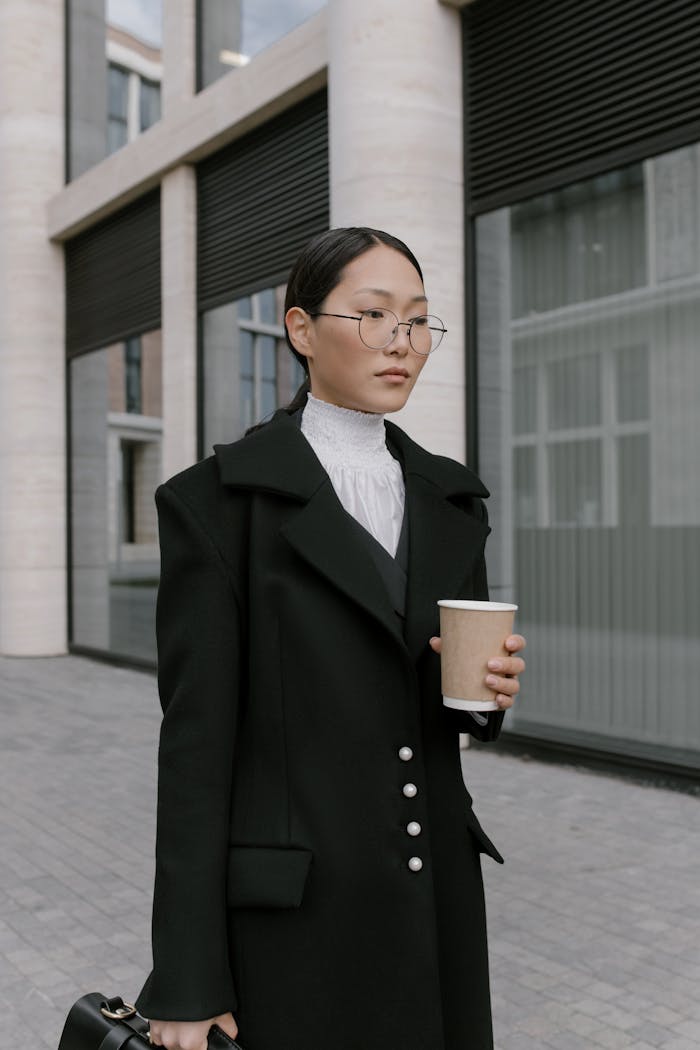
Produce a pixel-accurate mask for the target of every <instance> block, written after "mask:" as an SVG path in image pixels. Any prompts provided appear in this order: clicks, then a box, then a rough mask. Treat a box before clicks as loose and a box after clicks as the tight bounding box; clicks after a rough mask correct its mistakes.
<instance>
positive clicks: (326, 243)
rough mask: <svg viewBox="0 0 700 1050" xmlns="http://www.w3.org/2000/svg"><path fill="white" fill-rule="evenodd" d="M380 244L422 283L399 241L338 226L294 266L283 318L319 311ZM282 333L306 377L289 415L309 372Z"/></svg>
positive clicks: (302, 396)
mask: <svg viewBox="0 0 700 1050" xmlns="http://www.w3.org/2000/svg"><path fill="white" fill-rule="evenodd" d="M380 244H384V245H386V246H387V248H393V249H394V250H395V251H397V252H401V254H402V255H403V256H405V258H406V259H408V261H409V262H410V263H411V265H412V266H415V268H416V270H417V272H418V276H419V277H420V279H421V281H422V280H423V271H422V270H421V268H420V265H419V263H418V260H417V259H416V257H415V255H414V254H413V252H412V251H411V249H410V248H409V247H408V246H407V245H406V244H404V242H403V241H401V240H399V238H398V237H393V236H392V235H391V234H390V233H385V232H384V230H374V229H372V228H371V227H369V226H339V227H337V228H336V229H333V230H327V231H326V232H325V233H319V234H317V236H316V237H313V238H312V239H311V240H310V241H309V243H308V244H307V245H306V247H305V248H304V249H303V251H302V253H301V255H300V256H299V258H298V259H297V261H296V262H295V264H294V266H293V268H292V272H291V273H290V275H289V280H288V282H287V294H286V296H285V300H284V312H285V314H286V313H287V310H290V309H291V308H292V307H293V306H300V307H301V308H302V310H307V311H309V312H312V311H314V310H318V309H319V307H320V306H321V305H322V304H323V302H324V300H325V299H326V297H327V296H328V295H330V293H331V292H332V291H333V289H334V288H335V287H336V285H337V284H339V283H340V281H341V280H342V277H343V270H344V269H345V267H346V266H348V265H349V263H351V262H352V261H353V260H354V259H357V258H358V257H359V256H360V255H363V254H364V253H365V252H367V251H369V249H370V248H375V247H377V246H378V245H380ZM284 332H285V336H286V339H287V346H288V347H289V349H290V350H291V352H292V353H293V354H294V356H295V358H296V359H297V361H298V362H299V364H300V365H301V366H302V368H303V369H304V372H305V373H306V377H305V379H304V382H303V383H302V384H301V386H300V387H299V389H298V390H297V392H296V394H295V395H294V397H293V398H292V400H291V402H290V403H289V404H288V405H286V406H285V411H286V412H288V413H289V414H290V415H291V414H292V413H293V412H296V410H297V409H298V408H301V407H302V406H303V405H305V404H306V395H307V394H308V392H309V389H310V383H309V371H308V362H307V360H306V358H305V357H304V355H303V354H300V353H299V352H298V351H297V350H295V349H294V347H293V346H292V342H291V340H290V338H289V332H288V331H287V326H286V324H285V326H284ZM261 426H265V424H264V423H258V424H256V425H255V426H252V427H249V429H248V430H246V434H250V433H251V431H253V430H258V429H259V427H261Z"/></svg>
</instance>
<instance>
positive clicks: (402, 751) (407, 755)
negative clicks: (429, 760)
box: [399, 747, 413, 762]
mask: <svg viewBox="0 0 700 1050" xmlns="http://www.w3.org/2000/svg"><path fill="white" fill-rule="evenodd" d="M399 758H400V759H401V761H402V762H410V761H411V759H412V758H413V751H412V750H411V748H410V747H400V748H399Z"/></svg>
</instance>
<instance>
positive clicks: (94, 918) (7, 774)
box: [0, 657, 700, 1050]
mask: <svg viewBox="0 0 700 1050" xmlns="http://www.w3.org/2000/svg"><path fill="white" fill-rule="evenodd" d="M159 714H160V709H159V707H158V702H157V697H156V690H155V681H154V679H153V678H152V677H151V676H149V675H147V674H142V673H139V672H135V671H127V670H122V669H116V668H112V667H106V666H104V665H100V664H97V663H93V662H91V661H89V660H85V659H82V658H79V657H60V658H55V659H45V660H10V659H0V717H1V718H2V723H1V724H2V732H1V734H0V791H1V792H2V795H1V797H2V807H1V809H0V1012H1V1013H2V1026H1V1027H0V1050H15V1048H16V1047H18V1046H32V1048H35V1047H36V1048H37V1050H41V1048H50V1050H55V1048H56V1046H57V1042H58V1036H59V1033H60V1029H61V1026H62V1024H63V1020H64V1017H65V1014H66V1012H67V1010H68V1007H69V1006H70V1005H71V1003H72V1002H73V1001H74V1000H75V999H76V998H78V996H80V995H82V994H83V993H85V992H87V991H102V992H105V993H106V994H108V995H113V994H121V995H122V996H123V997H124V998H125V999H127V1000H128V999H130V998H133V996H134V995H136V993H137V992H138V990H139V989H140V987H141V984H142V983H143V980H144V979H145V976H146V974H147V972H148V970H149V967H150V945H149V925H150V906H151V887H152V879H153V836H154V819H155V814H154V806H155V756H156V746H157V734H158V725H159ZM465 768H466V770H467V779H468V782H469V786H470V790H471V791H472V794H473V795H474V799H475V806H476V809H477V812H478V814H479V816H480V818H481V820H482V822H483V824H484V826H485V827H486V829H487V830H488V832H489V834H490V835H491V837H492V838H493V839H494V841H495V842H496V845H497V846H498V847H499V848H500V849H501V851H502V852H503V853H504V854H505V857H506V864H505V866H503V867H501V866H500V865H496V864H494V863H492V861H491V860H490V859H489V858H487V857H484V860H483V869H484V877H485V882H486V892H487V904H488V915H489V931H490V944H491V968H492V988H493V1007H494V1021H495V1032H496V1048H497V1050H548V1048H561V1050H599V1048H600V1047H603V1048H608V1050H617V1048H623V1047H624V1048H627V1050H651V1048H658V1047H663V1048H664V1050H698V1047H700V877H699V876H698V870H699V867H700V866H699V864H698V861H699V860H700V798H697V797H693V796H689V795H681V794H677V793H674V792H671V791H668V790H664V789H659V788H654V787H645V786H640V785H637V784H632V783H628V782H625V781H621V780H619V779H617V778H613V777H608V776H604V775H600V774H595V773H590V772H586V771H581V770H578V769H576V768H573V767H570V766H564V767H562V766H556V765H552V764H544V763H540V762H534V761H527V760H525V759H522V758H514V757H512V756H506V755H498V754H496V753H494V752H493V751H492V750H491V751H489V750H488V749H481V750H478V751H477V750H475V749H472V750H470V751H467V752H465ZM329 1050H331V1048H329ZM358 1050H362V1048H361V1046H358ZM387 1050H410V1048H403V1047H390V1048H387ZM465 1050H467V1048H465Z"/></svg>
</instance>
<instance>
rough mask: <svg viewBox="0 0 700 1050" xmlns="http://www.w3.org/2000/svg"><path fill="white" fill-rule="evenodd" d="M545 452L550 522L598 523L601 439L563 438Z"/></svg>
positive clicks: (599, 517)
mask: <svg viewBox="0 0 700 1050" xmlns="http://www.w3.org/2000/svg"><path fill="white" fill-rule="evenodd" d="M548 452H549V493H550V497H549V499H550V508H551V523H552V525H584V526H591V525H600V524H601V521H602V486H601V481H602V472H601V448H600V441H562V442H558V443H557V444H555V445H549V447H548Z"/></svg>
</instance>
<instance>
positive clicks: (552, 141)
mask: <svg viewBox="0 0 700 1050" xmlns="http://www.w3.org/2000/svg"><path fill="white" fill-rule="evenodd" d="M463 28H464V57H465V73H466V75H465V96H466V97H465V113H466V143H467V171H466V176H467V182H468V193H469V198H470V200H469V204H470V210H471V212H472V213H477V212H484V211H489V210H491V209H492V208H496V207H500V206H502V205H505V204H511V203H513V202H514V201H516V200H521V199H523V198H526V197H530V196H533V195H535V194H537V193H541V192H543V191H546V190H549V189H552V188H554V187H555V186H562V185H565V184H566V183H568V182H572V181H574V180H578V179H581V178H586V177H588V176H590V175H593V174H596V173H598V172H602V171H606V170H610V169H611V168H615V167H621V166H622V165H624V164H628V163H632V162H634V161H639V160H642V159H643V158H645V157H650V156H654V155H655V154H657V153H661V152H664V151H666V150H670V149H674V148H676V147H678V146H683V145H687V144H688V143H691V142H695V141H697V140H698V139H700V108H699V106H700V57H699V56H700V3H698V0H475V2H474V3H473V4H471V5H470V6H469V7H467V8H466V9H465V13H464V16H463Z"/></svg>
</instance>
